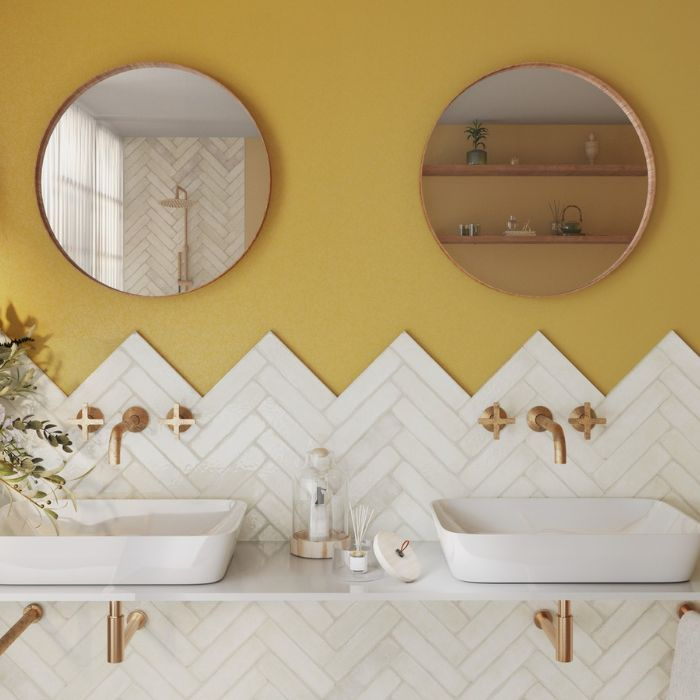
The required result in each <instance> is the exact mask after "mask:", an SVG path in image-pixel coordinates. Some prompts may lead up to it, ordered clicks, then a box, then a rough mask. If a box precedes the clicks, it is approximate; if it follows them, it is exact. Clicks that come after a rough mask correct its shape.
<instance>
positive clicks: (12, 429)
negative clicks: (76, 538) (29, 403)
mask: <svg viewBox="0 0 700 700" xmlns="http://www.w3.org/2000/svg"><path fill="white" fill-rule="evenodd" d="M31 340H32V339H31V338H29V337H24V338H17V339H12V338H7V337H6V336H4V334H3V333H2V332H1V331H0V494H1V493H2V491H4V492H5V494H6V495H9V496H10V499H18V500H21V501H24V502H28V503H31V504H32V505H33V506H34V507H35V508H36V509H37V511H38V512H39V513H41V514H43V515H46V516H48V518H49V520H51V521H53V520H56V518H57V517H58V515H57V513H56V511H55V510H54V509H53V506H54V504H55V503H56V501H57V500H58V494H57V492H60V493H61V494H63V495H65V496H68V497H69V498H72V493H71V492H70V491H69V490H68V489H67V488H66V481H65V479H64V478H63V477H62V476H60V474H59V472H60V471H61V469H62V467H58V468H55V469H49V468H47V467H45V466H44V464H43V460H42V458H41V457H37V456H35V455H33V454H32V453H31V440H30V437H32V436H35V437H37V438H39V439H40V440H43V441H45V442H47V443H48V444H49V445H52V446H53V447H57V448H60V449H62V450H63V451H64V452H71V451H72V450H71V440H70V438H69V437H68V435H67V434H66V433H64V432H63V431H62V430H60V429H59V428H58V427H57V426H56V425H54V424H53V423H51V422H50V421H47V420H42V419H39V418H36V417H35V416H32V415H24V416H19V415H14V416H13V415H12V413H15V411H14V410H13V409H14V408H15V406H16V404H17V403H21V400H22V399H24V398H26V397H27V396H28V395H30V394H32V393H33V392H34V391H35V389H36V387H35V385H34V372H33V370H32V368H31V366H30V365H29V364H28V363H27V362H26V360H25V347H26V345H27V344H28V343H30V342H31ZM0 498H1V496H0Z"/></svg>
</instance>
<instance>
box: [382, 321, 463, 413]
mask: <svg viewBox="0 0 700 700" xmlns="http://www.w3.org/2000/svg"><path fill="white" fill-rule="evenodd" d="M390 347H391V349H392V350H394V351H395V352H396V353H397V354H398V355H399V356H400V357H401V359H402V360H403V361H404V362H405V363H406V364H407V365H408V366H409V367H410V368H411V369H412V370H413V371H414V372H415V373H416V374H417V375H418V376H420V377H423V380H424V381H425V382H426V383H427V384H428V386H430V387H431V388H432V390H433V391H434V392H435V393H436V394H437V395H438V396H440V397H441V398H442V400H443V401H444V402H445V403H446V404H447V405H448V406H449V407H450V408H451V409H452V410H454V411H456V410H458V409H459V408H460V407H461V406H463V405H464V404H465V403H466V402H467V401H468V400H469V394H467V392H466V391H465V390H464V389H462V387H461V386H460V385H459V384H457V382H456V381H455V380H454V379H452V377H450V375H449V374H447V372H445V370H443V369H442V367H440V365H438V363H437V362H436V361H435V360H434V359H433V358H432V357H430V355H428V353H427V352H426V351H425V350H423V348H422V347H421V346H420V345H418V343H416V341H415V340H413V338H411V336H410V335H409V334H408V333H406V332H404V333H401V335H399V337H398V338H396V340H394V342H393V343H392V344H391V345H390Z"/></svg>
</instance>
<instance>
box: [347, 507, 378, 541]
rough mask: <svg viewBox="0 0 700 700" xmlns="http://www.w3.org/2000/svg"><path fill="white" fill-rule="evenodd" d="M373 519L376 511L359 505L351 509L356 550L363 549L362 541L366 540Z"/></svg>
mask: <svg viewBox="0 0 700 700" xmlns="http://www.w3.org/2000/svg"><path fill="white" fill-rule="evenodd" d="M372 518H374V509H373V508H370V507H369V506H365V505H359V506H353V507H352V508H350V520H351V522H352V532H353V535H354V540H355V550H360V549H362V541H363V540H364V539H365V535H366V534H367V530H368V528H369V525H370V523H371V522H372Z"/></svg>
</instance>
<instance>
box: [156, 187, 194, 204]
mask: <svg viewBox="0 0 700 700" xmlns="http://www.w3.org/2000/svg"><path fill="white" fill-rule="evenodd" d="M180 192H182V193H183V194H184V195H185V196H184V197H180ZM193 204H194V202H191V201H190V200H189V199H188V197H187V190H186V189H185V188H184V187H180V185H178V186H177V187H176V188H175V196H174V197H171V198H169V199H161V200H160V205H161V206H162V207H168V208H169V209H188V208H189V207H191V206H192V205H193Z"/></svg>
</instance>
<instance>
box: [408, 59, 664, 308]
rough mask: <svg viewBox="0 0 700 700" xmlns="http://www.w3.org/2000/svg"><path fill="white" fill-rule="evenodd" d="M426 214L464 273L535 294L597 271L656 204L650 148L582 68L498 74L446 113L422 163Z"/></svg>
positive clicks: (617, 102)
mask: <svg viewBox="0 0 700 700" xmlns="http://www.w3.org/2000/svg"><path fill="white" fill-rule="evenodd" d="M422 175H423V176H422V195H423V203H424V208H425V212H426V216H427V218H428V221H429V223H430V226H431V228H432V230H433V233H434V234H435V236H436V238H437V239H438V241H439V242H440V244H441V245H442V247H443V250H444V251H445V252H446V253H447V255H448V256H449V257H450V258H451V259H452V260H453V261H454V262H455V263H456V264H457V265H458V266H459V267H460V268H461V269H462V270H464V271H465V272H466V273H467V274H469V275H470V276H472V277H474V278H476V279H477V280H479V281H481V282H483V283H484V284H487V285H488V286H491V287H494V288H496V289H499V290H502V291H506V292H510V293H514V294H521V295H526V296H545V295H554V294H562V293H566V292H570V291H573V290H576V289H580V288H583V287H586V286H588V285H590V284H592V283H593V282H596V281H598V280H599V279H601V278H602V277H603V276H605V275H606V274H608V273H609V272H611V271H612V270H613V269H615V267H617V266H618V265H619V264H620V263H621V262H622V260H624V258H625V257H626V256H627V255H628V254H629V252H630V251H631V249H632V248H633V247H634V245H636V243H637V241H638V240H639V237H640V236H641V234H642V232H643V229H644V228H645V226H646V222H647V219H648V217H649V214H650V211H651V204H652V200H653V194H654V168H653V158H652V154H651V148H650V146H649V142H648V139H647V137H646V134H645V133H644V131H643V129H642V128H641V126H640V124H639V122H638V119H637V118H636V116H635V115H634V113H633V112H632V110H631V109H630V108H629V106H628V105H627V104H626V103H625V102H624V101H623V100H622V98H620V97H619V96H618V95H617V94H616V93H614V92H613V91H612V89H610V88H609V87H608V86H606V85H604V84H603V83H602V82H600V81H598V80H597V79H596V78H593V77H591V76H588V75H586V74H583V73H581V72H580V71H576V70H575V69H571V68H566V67H562V66H553V65H522V66H515V67H510V68H507V69H504V70H502V71H499V72H497V73H494V74H492V75H489V76H487V77H485V78H483V79H481V80H479V81H478V82H477V83H475V84H474V85H472V86H471V87H469V88H467V89H466V90H465V91H464V92H462V93H461V94H460V95H459V96H458V97H457V98H456V99H455V100H454V101H453V102H452V103H451V104H450V105H449V106H448V107H447V109H446V110H445V111H444V112H443V114H442V116H441V117H440V119H439V121H438V123H437V125H436V126H435V129H434V131H433V133H432V135H431V137H430V140H429V142H428V145H427V148H426V152H425V156H424V160H423V173H422Z"/></svg>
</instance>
